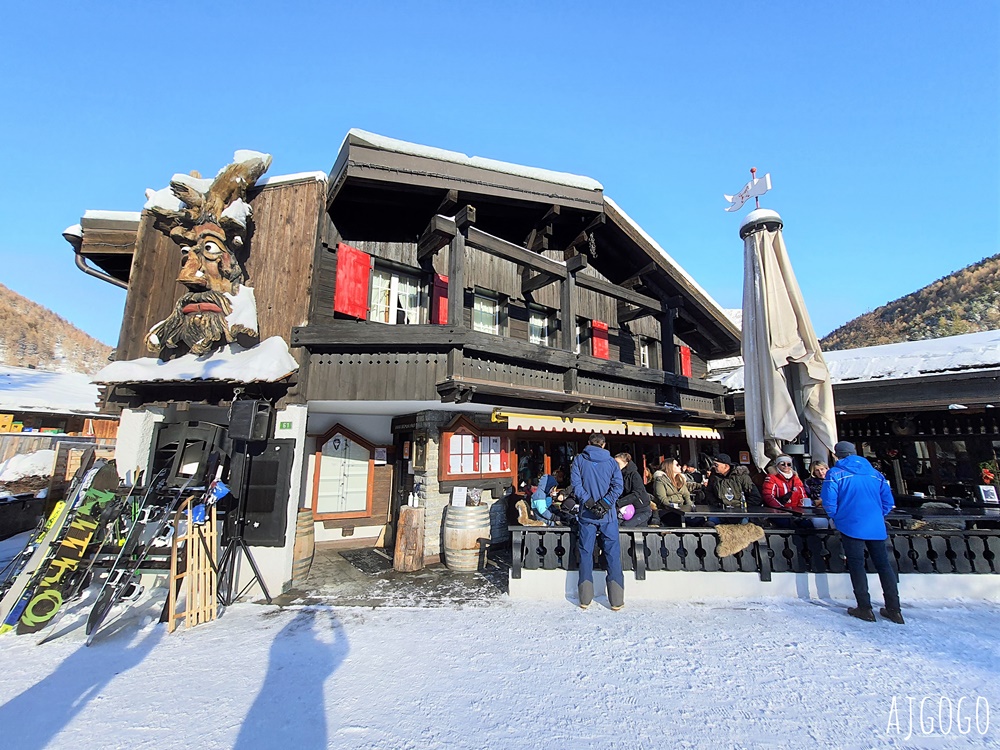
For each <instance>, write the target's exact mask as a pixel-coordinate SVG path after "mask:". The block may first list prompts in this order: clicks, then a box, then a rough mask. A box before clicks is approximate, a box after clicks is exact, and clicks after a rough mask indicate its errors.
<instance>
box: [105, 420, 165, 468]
mask: <svg viewBox="0 0 1000 750" xmlns="http://www.w3.org/2000/svg"><path fill="white" fill-rule="evenodd" d="M163 415H164V410H163V409H160V408H157V407H152V406H151V407H148V408H146V409H143V410H141V411H137V410H134V409H125V410H124V411H122V416H121V420H120V421H119V423H118V439H117V440H116V441H115V466H116V467H117V468H118V476H119V478H120V479H123V480H125V481H126V482H127V483H128V484H133V483H134V482H135V475H136V469H140V470H146V471H147V474H148V473H149V472H148V469H149V457H150V455H151V454H152V450H153V435H154V433H155V432H156V425H157V423H159V422H162V421H163ZM151 478H152V477H147V478H146V480H147V481H148V480H149V479H151Z"/></svg>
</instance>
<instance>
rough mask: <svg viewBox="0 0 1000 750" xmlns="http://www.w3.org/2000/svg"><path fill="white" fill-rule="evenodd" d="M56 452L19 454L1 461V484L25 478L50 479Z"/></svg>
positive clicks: (45, 451)
mask: <svg viewBox="0 0 1000 750" xmlns="http://www.w3.org/2000/svg"><path fill="white" fill-rule="evenodd" d="M55 461H56V452H55V451H50V450H43V451H35V452H34V453H19V454H17V455H16V456H11V457H10V458H8V459H7V460H6V461H0V482H16V481H17V480H18V479H24V477H50V476H52V468H53V465H54V464H55Z"/></svg>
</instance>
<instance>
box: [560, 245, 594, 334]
mask: <svg viewBox="0 0 1000 750" xmlns="http://www.w3.org/2000/svg"><path fill="white" fill-rule="evenodd" d="M586 267H587V258H586V257H585V256H583V255H576V256H574V257H572V258H570V259H569V260H567V261H566V278H565V279H563V280H562V291H561V294H560V300H559V307H560V310H559V326H560V330H561V336H560V337H559V339H560V340H559V345H560V346H561V347H562V348H563V349H564V350H565V351H567V352H575V351H576V273H577V271H580V270H581V269H583V268H586Z"/></svg>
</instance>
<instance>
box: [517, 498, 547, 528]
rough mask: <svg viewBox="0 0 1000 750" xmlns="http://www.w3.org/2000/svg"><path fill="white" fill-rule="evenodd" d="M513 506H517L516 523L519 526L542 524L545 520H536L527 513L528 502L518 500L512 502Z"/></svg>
mask: <svg viewBox="0 0 1000 750" xmlns="http://www.w3.org/2000/svg"><path fill="white" fill-rule="evenodd" d="M514 507H515V508H517V523H518V524H519V525H521V526H544V525H545V521H536V520H535V519H534V518H532V517H531V516H529V515H528V504H527V503H526V502H524V500H518V501H517V502H516V503H514Z"/></svg>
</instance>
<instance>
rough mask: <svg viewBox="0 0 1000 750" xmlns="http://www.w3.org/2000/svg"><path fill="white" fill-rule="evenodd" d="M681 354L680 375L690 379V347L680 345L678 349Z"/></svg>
mask: <svg viewBox="0 0 1000 750" xmlns="http://www.w3.org/2000/svg"><path fill="white" fill-rule="evenodd" d="M678 348H679V349H680V352H681V375H683V376H684V377H686V378H690V377H691V347H690V346H683V345H681V346H680V347H678Z"/></svg>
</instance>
